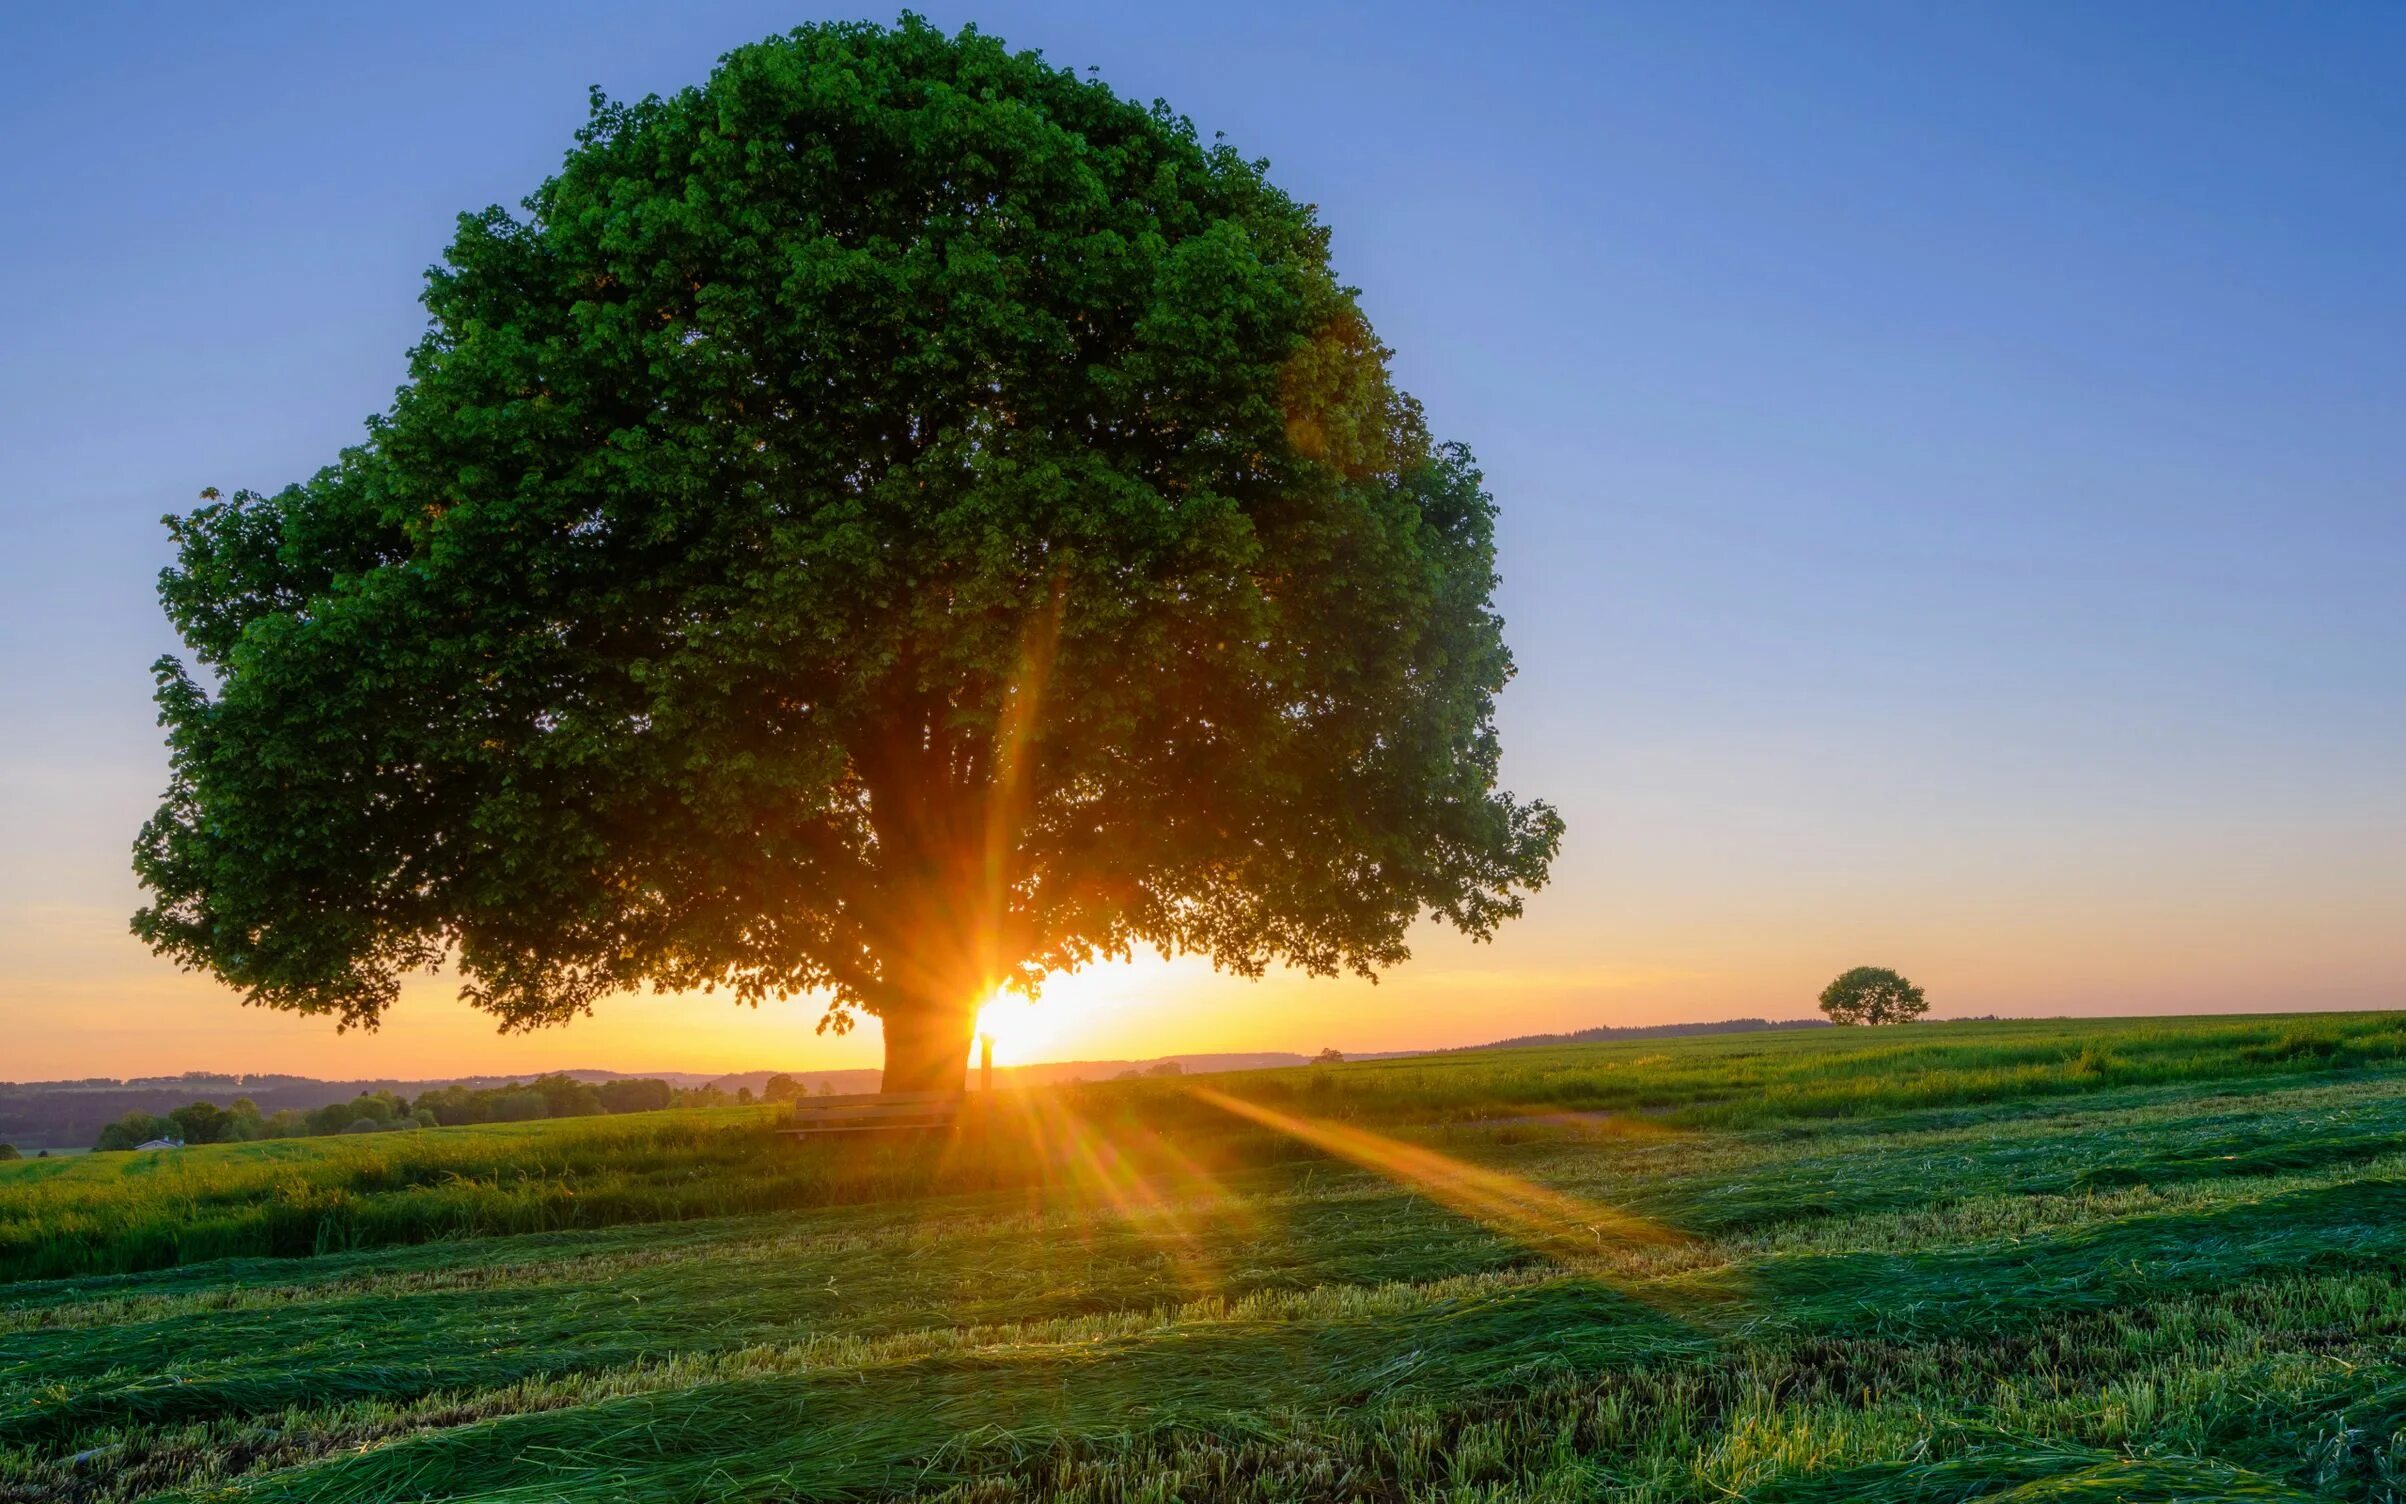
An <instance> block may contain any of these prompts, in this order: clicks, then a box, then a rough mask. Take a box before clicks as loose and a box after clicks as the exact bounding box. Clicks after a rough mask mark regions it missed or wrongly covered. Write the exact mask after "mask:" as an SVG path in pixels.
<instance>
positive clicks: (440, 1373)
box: [0, 1014, 2406, 1501]
mask: <svg viewBox="0 0 2406 1504" xmlns="http://www.w3.org/2000/svg"><path fill="white" fill-rule="evenodd" d="M2401 1045H2406V1018H2402V1017H2401V1016H2398V1015H2373V1014H2364V1015H2329V1016H2312V1017H2280V1018H2254V1019H2211V1020H2208V1019H2185V1020H2152V1021H2143V1022H2142V1021H2103V1022H2080V1023H2071V1022H2045V1023H2008V1024H1959V1025H1957V1024H1951V1025H1943V1026H1933V1025H1922V1026H1915V1027H1912V1028H1909V1029H1902V1030H1894V1031H1887V1032H1885V1033H1878V1034H1867V1033H1861V1032H1854V1031H1845V1032H1841V1031H1814V1032H1798V1033H1794V1034H1785V1035H1752V1036H1726V1037H1718V1038H1710V1039H1688V1040H1654V1041H1644V1042H1642V1043H1632V1044H1619V1045H1605V1046H1590V1047H1582V1048H1575V1049H1560V1050H1529V1051H1511V1052H1496V1053H1487V1054H1465V1055H1455V1056H1440V1057H1427V1058H1422V1059H1416V1060H1412V1061H1394V1062H1368V1063H1362V1064H1357V1065H1348V1066H1341V1067H1334V1068H1325V1069H1316V1070H1308V1071H1291V1072H1263V1073H1256V1074H1252V1075H1247V1076H1235V1077H1214V1078H1209V1080H1208V1082H1205V1083H1198V1084H1202V1085H1207V1086H1208V1087H1210V1088H1212V1089H1215V1090H1218V1091H1222V1092H1226V1093H1229V1094H1231V1095H1232V1096H1233V1097H1235V1098H1236V1099H1238V1108H1239V1109H1240V1110H1231V1109H1230V1108H1228V1107H1226V1106H1222V1105H1214V1104H1213V1103H1212V1102H1211V1101H1209V1100H1208V1098H1207V1097H1205V1096H1204V1095H1202V1094H1199V1093H1196V1092H1194V1091H1191V1090H1186V1089H1183V1088H1181V1087H1180V1086H1178V1085H1177V1084H1175V1083H1161V1082H1152V1081H1147V1082H1142V1083H1124V1084H1123V1083H1112V1084H1109V1085H1099V1086H1093V1087H1086V1088H1073V1089H1068V1090H1064V1091H1059V1092H1051V1093H1037V1094H1031V1095H1029V1096H1028V1097H1025V1098H1014V1099H1012V1100H1011V1101H1009V1102H1007V1103H1003V1104H999V1105H998V1110H997V1112H996V1114H995V1116H994V1118H993V1120H992V1121H991V1122H990V1123H988V1124H987V1126H986V1128H985V1129H984V1131H983V1132H982V1133H977V1134H971V1135H968V1136H965V1137H964V1138H963V1139H962V1140H961V1141H960V1142H958V1143H954V1144H949V1145H942V1144H926V1143H922V1144H915V1145H912V1144H888V1145H882V1146H875V1145H872V1146H863V1145H857V1144H855V1145H842V1146H824V1145H813V1146H808V1147H798V1146H794V1145H791V1144H788V1143H785V1142H783V1141H779V1140H776V1139H775V1138H774V1136H773V1134H772V1132H771V1131H770V1130H771V1125H772V1120H771V1118H770V1117H769V1115H768V1114H766V1113H765V1112H744V1111H740V1110H736V1111H726V1112H716V1113H697V1114H658V1115H647V1116H644V1117H630V1118H618V1119H599V1120H590V1121H581V1122H565V1123H550V1124H528V1125H513V1126H509V1127H494V1128H478V1129H443V1130H429V1131H422V1132H418V1133H412V1134H390V1135H377V1136H373V1137H368V1136H362V1137H361V1138H357V1139H335V1140H303V1141H295V1142H288V1143H276V1144H258V1145H247V1146H230V1147H227V1148H224V1149H212V1150H196V1151H187V1152H186V1153H184V1154H182V1155H176V1156H169V1157H165V1158H154V1157H148V1156H145V1157H142V1158H140V1159H128V1158H126V1157H122V1156H107V1157H100V1158H96V1159H93V1160H91V1161H88V1162H78V1163H75V1164H70V1165H61V1164H53V1163H39V1164H33V1165H23V1164H18V1165H8V1166H0V1227H4V1228H5V1229H6V1230H7V1231H6V1242H5V1245H4V1246H5V1250H6V1258H7V1264H6V1269H7V1271H8V1272H9V1273H10V1274H11V1275H13V1276H15V1278H14V1279H13V1280H12V1281H11V1282H9V1283H0V1499H7V1500H20V1499H21V1500H33V1499H42V1500H51V1499H61V1500H93V1501H100V1500H119V1499H135V1498H148V1497H175V1498H190V1499H224V1500H236V1499H241V1500H251V1499H260V1500H265V1499H290V1500H315V1501H324V1500H345V1501H368V1500H393V1501H398V1500H407V1499H453V1498H461V1499H464V1498H495V1499H522V1500H530V1501H531V1500H551V1499H581V1500H596V1501H599V1500H616V1499H636V1500H655V1499H656V1500H676V1501H701V1500H736V1499H789V1498H944V1499H951V1500H960V1501H971V1500H994V1501H1003V1500H1020V1499H1028V1500H1034V1499H1051V1498H1085V1499H1095V1500H1137V1499H1162V1500H1167V1499H1264V1500H1269V1499H1399V1500H1400V1499H1438V1498H1447V1499H1480V1500H1498V1501H1501V1500H1522V1499H1532V1500H1533V1499H1548V1500H1551V1499H1565V1500H1567V1499H1589V1498H1600V1499H1616V1500H1629V1501H1657V1500H1660V1501H1670V1500H1698V1501H1702V1500H1726V1499H1749V1500H1827V1501H1842V1500H1858V1499H1860V1500H1892V1501H1905V1500H1913V1501H1941V1500H1973V1499H1980V1500H1998V1501H2005V1500H2017V1501H2019V1500H2028V1501H2037V1500H2068V1499H2095V1500H2109V1499H2123V1500H2171V1499H2200V1500H2203V1499H2225V1498H2261V1499H2303V1498H2338V1499H2364V1500H2387V1499H2399V1498H2406V1433H2402V1432H2401V1425H2402V1423H2406V1284H2402V1283H2401V1275H2402V1274H2406V1058H2401ZM28 1276H37V1277H28ZM38 1276H50V1277H38Z"/></svg>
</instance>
